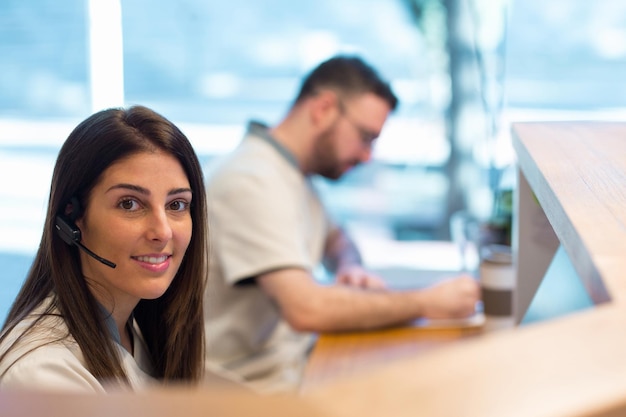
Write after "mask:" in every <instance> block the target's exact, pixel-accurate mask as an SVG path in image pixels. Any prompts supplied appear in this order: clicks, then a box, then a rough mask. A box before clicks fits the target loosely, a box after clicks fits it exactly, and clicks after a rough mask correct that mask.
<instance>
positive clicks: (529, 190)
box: [304, 122, 626, 417]
mask: <svg viewBox="0 0 626 417" xmlns="http://www.w3.org/2000/svg"><path fill="white" fill-rule="evenodd" d="M513 136H514V138H513V139H514V148H515V150H516V153H517V156H518V164H519V168H520V170H519V175H520V186H519V187H518V188H519V190H518V192H517V195H516V197H515V200H516V205H517V209H516V214H515V222H514V229H515V230H514V258H515V263H516V265H517V270H518V287H517V288H518V291H516V293H517V294H516V306H515V312H516V316H517V317H518V318H519V317H521V316H522V315H523V313H524V312H525V311H526V309H527V307H528V303H529V302H530V300H531V299H532V297H533V295H534V293H535V291H536V290H537V287H538V286H539V283H540V282H541V281H542V278H543V274H544V273H545V271H546V268H547V267H548V265H549V264H550V260H551V257H552V255H553V254H554V253H555V252H556V250H557V248H558V247H559V246H561V247H562V248H564V250H565V252H566V253H567V255H568V257H569V258H570V261H571V263H572V265H573V267H574V269H575V270H576V272H577V274H578V276H579V277H580V279H581V280H582V282H583V283H584V285H585V287H586V289H587V291H588V292H589V294H590V296H591V298H592V300H593V301H594V303H595V306H594V307H593V308H590V309H587V310H584V311H580V312H576V313H572V314H569V315H566V316H563V317H560V318H556V319H551V320H548V321H544V322H539V323H533V324H530V325H525V326H521V327H516V328H513V329H509V330H503V331H499V332H494V333H489V334H484V335H482V336H481V337H476V338H469V339H467V340H464V341H462V342H460V343H451V344H449V345H448V346H443V347H440V348H438V349H434V350H431V351H429V352H426V353H425V354H420V355H412V356H411V355H408V356H409V357H407V358H404V359H401V360H398V361H394V362H392V363H390V364H388V365H385V366H380V367H377V368H376V369H372V370H371V371H369V372H364V373H359V374H358V375H354V376H353V377H346V378H340V379H338V380H336V381H335V382H325V383H324V384H320V385H316V386H313V387H312V388H311V389H309V390H307V391H306V392H305V393H304V396H305V397H306V398H308V399H310V400H311V401H313V402H315V404H316V405H318V406H320V407H322V408H323V409H324V410H327V411H328V412H329V413H330V414H332V415H335V416H338V417H342V416H343V417H357V416H359V417H364V416H382V415H385V416H386V415H389V416H394V417H403V416H407V417H409V416H415V415H425V416H429V417H437V416H442V417H443V416H463V417H490V416H494V417H501V416H506V417H517V416H519V417H535V416H542V417H543V416H545V417H548V416H549V417H561V416H562V417H566V416H567V417H570V416H581V417H582V416H605V417H609V416H610V417H617V416H624V415H626V302H625V300H626V123H591V122H590V123H585V122H577V123H571V122H568V123H522V124H517V125H514V126H513ZM531 226H532V227H531ZM535 232H539V233H538V234H539V235H542V234H543V233H542V232H546V233H545V236H544V237H546V239H545V241H546V242H548V243H547V244H546V246H545V248H546V249H545V250H543V252H541V253H537V251H536V249H537V246H536V245H533V239H537V236H538V234H537V233H535ZM553 238H554V239H553ZM540 240H542V241H543V238H541V239H540Z"/></svg>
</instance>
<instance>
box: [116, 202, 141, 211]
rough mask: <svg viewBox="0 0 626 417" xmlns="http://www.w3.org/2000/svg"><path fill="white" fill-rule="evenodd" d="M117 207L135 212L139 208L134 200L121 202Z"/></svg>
mask: <svg viewBox="0 0 626 417" xmlns="http://www.w3.org/2000/svg"><path fill="white" fill-rule="evenodd" d="M119 206H120V207H121V208H123V209H124V210H137V208H139V204H138V203H137V202H136V201H135V200H130V199H129V200H122V201H120V204H119Z"/></svg>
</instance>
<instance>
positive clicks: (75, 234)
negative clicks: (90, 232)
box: [54, 215, 117, 268]
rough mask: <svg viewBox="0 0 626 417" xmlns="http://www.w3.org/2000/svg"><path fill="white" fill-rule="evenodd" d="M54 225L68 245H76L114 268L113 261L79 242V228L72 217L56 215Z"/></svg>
mask: <svg viewBox="0 0 626 417" xmlns="http://www.w3.org/2000/svg"><path fill="white" fill-rule="evenodd" d="M54 227H55V228H56V230H57V232H58V233H59V236H61V239H63V241H64V242H65V243H67V244H68V245H70V246H71V245H76V246H78V247H79V248H80V249H82V250H83V251H84V252H85V253H86V254H87V255H89V256H91V257H92V258H94V259H95V260H97V261H99V262H102V263H103V264H105V265H106V266H108V267H111V268H115V267H116V266H117V265H115V264H114V263H113V262H111V261H109V260H108V259H104V258H102V257H100V256H98V255H96V254H95V253H93V252H92V251H91V250H89V248H87V247H86V246H85V245H83V244H82V243H80V239H81V234H80V229H79V228H78V226H76V223H74V221H72V219H70V218H69V217H67V216H62V215H58V216H57V217H56V223H55V225H54Z"/></svg>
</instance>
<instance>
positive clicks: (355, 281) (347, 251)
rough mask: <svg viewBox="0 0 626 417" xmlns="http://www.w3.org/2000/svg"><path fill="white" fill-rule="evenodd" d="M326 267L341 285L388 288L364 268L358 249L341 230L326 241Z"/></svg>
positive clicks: (335, 231)
mask: <svg viewBox="0 0 626 417" xmlns="http://www.w3.org/2000/svg"><path fill="white" fill-rule="evenodd" d="M324 265H325V266H326V268H328V270H330V271H332V272H333V273H334V274H335V281H336V282H337V283H339V284H344V285H349V286H353V287H361V288H370V289H382V288H385V286H386V285H385V282H384V281H383V280H382V279H381V278H380V277H379V276H377V275H375V274H372V273H371V272H369V271H367V270H365V269H364V268H363V266H362V259H361V254H360V253H359V250H358V248H357V247H356V245H355V244H354V242H353V241H352V240H351V239H350V237H349V236H348V234H347V233H346V232H345V231H344V230H343V229H341V228H335V229H333V230H332V231H331V232H330V234H329V235H328V238H327V239H326V247H325V252H324Z"/></svg>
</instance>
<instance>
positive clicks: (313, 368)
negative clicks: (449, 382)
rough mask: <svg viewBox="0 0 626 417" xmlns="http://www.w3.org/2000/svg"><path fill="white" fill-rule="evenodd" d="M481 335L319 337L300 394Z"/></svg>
mask: <svg viewBox="0 0 626 417" xmlns="http://www.w3.org/2000/svg"><path fill="white" fill-rule="evenodd" d="M481 333H482V330H481V327H480V326H475V327H450V328H423V327H411V326H406V327H397V328H391V329H386V330H377V331H369V332H351V333H339V334H325V335H322V336H320V338H319V340H318V341H317V343H316V345H315V348H314V350H313V352H312V355H311V358H310V360H309V362H308V364H307V368H306V370H305V375H304V380H303V385H302V392H306V391H308V390H311V389H313V388H315V387H319V386H321V385H323V384H326V383H329V382H335V381H336V380H338V379H343V378H347V377H356V376H358V375H360V374H364V373H366V372H369V371H372V370H374V369H377V368H380V367H383V366H385V365H388V364H390V363H392V362H398V361H401V360H403V359H407V358H411V357H415V356H418V355H422V354H424V353H426V352H429V351H432V350H434V349H438V348H441V347H443V346H447V345H449V344H451V343H456V342H459V341H461V340H464V339H467V338H470V337H475V336H477V335H480V334H481Z"/></svg>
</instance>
